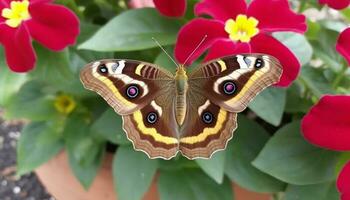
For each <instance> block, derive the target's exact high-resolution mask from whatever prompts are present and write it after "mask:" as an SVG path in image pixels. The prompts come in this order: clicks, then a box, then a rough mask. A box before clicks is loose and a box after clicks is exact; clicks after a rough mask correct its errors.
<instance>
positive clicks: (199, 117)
mask: <svg viewBox="0 0 350 200" xmlns="http://www.w3.org/2000/svg"><path fill="white" fill-rule="evenodd" d="M188 96H189V99H191V102H188V103H189V110H188V112H187V117H186V121H185V123H184V125H183V127H182V129H181V135H180V151H181V153H182V154H183V155H184V156H186V157H187V158H189V159H195V158H210V157H211V155H212V154H213V153H214V152H216V151H218V150H223V149H225V148H226V145H227V142H228V141H229V140H230V139H231V138H232V135H233V131H234V130H235V129H236V127H237V122H236V117H237V114H236V113H231V112H228V111H226V110H224V109H223V108H221V107H220V106H218V105H216V104H214V103H213V102H211V101H210V100H208V98H206V97H205V96H203V94H202V93H199V92H196V91H189V94H188Z"/></svg>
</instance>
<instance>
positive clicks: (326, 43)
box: [311, 27, 343, 71]
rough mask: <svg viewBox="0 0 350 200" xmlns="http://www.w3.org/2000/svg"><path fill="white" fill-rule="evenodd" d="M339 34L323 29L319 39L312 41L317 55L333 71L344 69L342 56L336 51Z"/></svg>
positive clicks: (318, 36)
mask: <svg viewBox="0 0 350 200" xmlns="http://www.w3.org/2000/svg"><path fill="white" fill-rule="evenodd" d="M338 36H339V33H338V32H336V31H333V30H329V29H326V28H324V27H321V30H320V31H319V32H318V34H317V39H316V40H314V41H311V44H312V46H313V49H314V53H315V55H316V56H317V57H318V58H320V59H321V60H322V61H323V62H324V63H325V64H326V65H328V66H329V67H331V68H332V69H333V70H336V71H339V70H340V69H341V67H342V65H341V64H340V63H342V60H343V58H342V56H341V55H340V54H339V53H338V52H337V51H336V50H335V44H336V42H337V38H338Z"/></svg>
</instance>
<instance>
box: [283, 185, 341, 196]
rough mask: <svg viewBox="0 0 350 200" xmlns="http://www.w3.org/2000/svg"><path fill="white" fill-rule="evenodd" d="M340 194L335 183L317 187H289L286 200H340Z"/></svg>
mask: <svg viewBox="0 0 350 200" xmlns="http://www.w3.org/2000/svg"><path fill="white" fill-rule="evenodd" d="M338 199H339V193H338V191H337V188H336V186H335V183H334V182H326V183H322V184H315V185H305V186H297V185H289V186H288V187H287V190H286V193H285V200H338Z"/></svg>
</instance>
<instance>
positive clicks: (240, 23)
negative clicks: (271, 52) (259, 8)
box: [225, 15, 259, 42]
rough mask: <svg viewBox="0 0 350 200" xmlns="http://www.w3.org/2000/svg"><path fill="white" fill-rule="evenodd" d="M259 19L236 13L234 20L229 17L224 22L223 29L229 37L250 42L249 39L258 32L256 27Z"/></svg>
mask: <svg viewBox="0 0 350 200" xmlns="http://www.w3.org/2000/svg"><path fill="white" fill-rule="evenodd" d="M258 23H259V21H258V20H257V19H255V18H254V17H249V18H248V17H247V16H246V15H238V16H237V17H236V20H233V19H229V20H227V21H226V23H225V31H226V32H227V33H228V34H229V36H230V39H231V40H233V41H235V42H237V41H241V42H250V40H251V39H252V38H253V37H254V36H255V35H257V34H258V33H259V29H258V28H257V26H258Z"/></svg>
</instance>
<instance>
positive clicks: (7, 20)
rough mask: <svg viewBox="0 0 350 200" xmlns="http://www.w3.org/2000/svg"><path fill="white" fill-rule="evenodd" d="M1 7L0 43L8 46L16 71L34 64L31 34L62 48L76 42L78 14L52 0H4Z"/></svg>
mask: <svg viewBox="0 0 350 200" xmlns="http://www.w3.org/2000/svg"><path fill="white" fill-rule="evenodd" d="M0 9H1V17H0V21H1V23H0V43H1V44H2V45H3V46H4V48H5V55H6V60H7V64H8V66H9V67H10V68H11V70H13V71H15V72H26V71H29V70H31V69H32V68H33V67H34V65H35V61H36V55H35V52H34V49H33V46H32V38H34V39H35V40H36V41H38V42H39V43H40V44H42V45H44V46H45V47H47V48H49V49H51V50H55V51H59V50H62V49H64V48H65V47H66V46H67V45H70V44H74V43H75V40H76V38H77V36H78V34H79V21H78V18H77V17H76V16H75V15H74V14H73V13H72V12H71V11H70V10H68V9H67V8H65V7H64V6H60V5H54V4H52V3H51V0H30V1H28V0H23V1H13V0H2V1H0Z"/></svg>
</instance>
